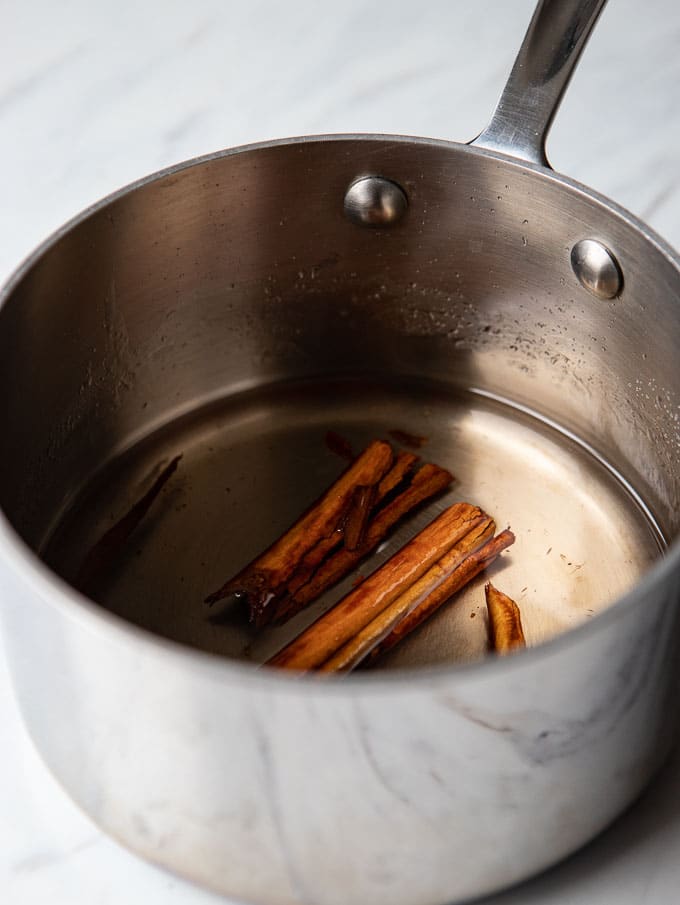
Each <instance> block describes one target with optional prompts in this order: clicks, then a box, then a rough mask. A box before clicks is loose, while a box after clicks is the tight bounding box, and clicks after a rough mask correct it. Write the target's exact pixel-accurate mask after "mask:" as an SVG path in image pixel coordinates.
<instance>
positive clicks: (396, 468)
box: [268, 452, 452, 621]
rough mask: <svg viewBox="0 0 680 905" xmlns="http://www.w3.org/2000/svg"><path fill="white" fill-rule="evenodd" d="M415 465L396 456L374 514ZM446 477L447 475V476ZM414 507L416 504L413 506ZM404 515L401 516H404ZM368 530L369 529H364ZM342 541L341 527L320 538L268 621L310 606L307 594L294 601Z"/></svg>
mask: <svg viewBox="0 0 680 905" xmlns="http://www.w3.org/2000/svg"><path fill="white" fill-rule="evenodd" d="M417 461H418V456H415V455H413V453H408V452H400V453H398V454H397V456H396V457H395V460H394V464H393V465H392V467H391V468H390V470H389V471H388V472H387V474H386V475H385V477H384V478H383V479H382V480H381V481H380V483H379V485H378V492H377V494H376V495H375V501H374V503H373V510H374V511H375V509H376V508H378V507H379V506H380V505H381V504H382V503H383V501H384V500H385V498H386V497H387V496H388V495H389V494H390V493H392V491H393V490H394V489H395V488H396V487H397V486H398V485H399V484H401V482H402V481H404V480H405V479H406V477H407V476H408V474H409V472H410V471H411V470H412V469H413V467H414V466H415V464H416V462H417ZM447 474H448V472H447ZM451 480H452V476H451V475H449V483H450V481H451ZM439 489H440V488H439V487H436V488H435V487H433V494H434V493H436V492H438V490H439ZM414 505H415V503H414ZM405 514H406V513H405V512H404V515H405ZM367 527H368V526H367ZM343 540H345V535H344V532H343V529H342V527H339V528H337V529H336V530H335V531H334V532H333V534H331V535H329V536H328V537H324V538H322V540H320V541H319V543H318V544H316V546H314V547H312V549H311V550H310V551H309V552H308V553H307V554H305V556H304V557H303V559H302V561H301V562H300V565H299V566H298V567H297V568H296V570H295V573H294V574H293V577H292V578H291V579H290V581H289V582H288V587H287V594H286V595H285V596H284V597H282V598H281V600H280V601H278V602H277V607H276V611H274V609H271V610H270V611H269V614H268V615H269V617H270V618H269V619H268V621H283V620H284V619H288V618H290V617H291V616H292V615H294V614H295V613H297V612H299V611H300V610H301V609H302V608H303V607H304V606H306V605H307V603H311V601H312V600H313V599H315V598H314V597H309V598H307V594H305V595H304V596H303V597H302V598H301V600H300V601H298V600H297V599H296V594H297V592H298V591H299V590H300V589H301V588H302V587H303V586H304V585H306V584H307V582H308V581H309V580H310V578H311V577H312V575H313V574H314V573H315V572H316V570H317V569H318V568H319V566H320V565H321V563H322V562H323V561H324V559H326V557H327V556H328V555H329V553H331V551H333V550H334V549H335V548H336V547H339V546H340V544H342V543H343ZM360 546H361V549H362V551H366V552H362V553H361V556H362V557H363V556H365V555H366V553H367V552H370V550H367V548H366V544H365V537H364V538H362V544H360ZM356 562H358V559H353V560H352V563H351V564H350V565H349V569H351V568H352V567H353V566H354V564H355V563H356ZM345 574H346V573H342V574H340V575H339V578H336V579H334V580H333V581H332V582H331V583H330V584H328V585H326V586H325V587H323V586H322V587H321V590H320V591H316V596H318V595H319V594H321V593H323V591H324V590H326V588H328V587H330V585H331V584H334V583H335V582H336V581H339V580H340V578H342V577H343V576H344V575H345Z"/></svg>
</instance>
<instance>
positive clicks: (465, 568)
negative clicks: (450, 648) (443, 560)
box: [369, 530, 515, 663]
mask: <svg viewBox="0 0 680 905" xmlns="http://www.w3.org/2000/svg"><path fill="white" fill-rule="evenodd" d="M514 542H515V535H514V534H513V533H512V531H510V530H505V531H501V533H500V534H498V535H496V537H493V538H491V540H488V541H487V542H486V543H485V544H483V546H481V547H479V548H478V549H476V550H474V551H473V552H472V553H470V555H469V556H467V557H466V558H465V559H464V560H463V561H462V562H461V564H460V565H459V566H458V567H457V568H456V569H454V571H453V572H452V573H451V574H450V575H449V576H448V577H447V578H446V580H445V581H443V582H442V583H441V584H440V585H439V586H438V587H437V588H436V589H435V590H434V591H433V592H432V594H430V595H429V596H428V597H426V598H425V600H423V602H422V603H421V604H420V605H419V606H417V607H416V608H415V609H414V610H413V611H412V612H411V613H409V615H408V616H405V617H404V619H402V620H401V621H400V622H399V623H398V624H397V625H395V627H394V628H393V629H392V631H391V632H390V633H389V635H387V636H386V637H385V638H384V639H383V640H382V641H381V642H380V643H379V644H377V645H376V646H375V647H374V648H373V650H372V651H371V653H370V655H369V661H370V662H371V663H373V662H374V661H375V660H376V659H377V658H378V657H379V656H380V655H381V654H384V653H387V651H388V650H392V648H393V647H394V646H395V645H396V644H398V643H399V642H400V641H401V640H402V639H403V638H405V637H406V636H407V635H410V634H411V632H412V631H414V630H415V629H417V628H418V626H419V625H421V624H422V623H423V622H424V621H425V620H426V619H428V618H429V617H430V616H431V615H432V614H433V613H434V612H436V611H437V610H438V609H439V607H440V606H441V605H442V604H443V603H445V602H446V601H447V600H448V599H449V598H450V597H452V596H453V595H454V594H455V593H456V592H457V591H460V589H461V588H463V587H465V585H466V584H468V583H469V582H470V581H472V579H473V578H475V577H476V576H477V575H479V573H480V572H482V571H483V570H484V569H486V568H487V566H490V565H491V563H492V562H493V561H494V560H495V559H496V558H497V556H498V555H499V554H500V553H502V551H503V550H506V549H507V548H508V547H509V546H511V545H512V544H514Z"/></svg>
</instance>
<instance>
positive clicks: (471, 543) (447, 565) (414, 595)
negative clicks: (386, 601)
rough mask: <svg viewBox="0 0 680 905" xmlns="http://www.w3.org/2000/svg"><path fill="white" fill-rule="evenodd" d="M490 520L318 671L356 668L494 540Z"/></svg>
mask: <svg viewBox="0 0 680 905" xmlns="http://www.w3.org/2000/svg"><path fill="white" fill-rule="evenodd" d="M495 528H496V526H495V523H494V521H493V519H490V518H485V519H484V520H483V521H481V522H480V523H479V525H477V527H475V528H473V529H472V531H470V532H469V534H466V535H465V537H463V538H462V539H461V540H459V541H458V543H457V544H454V545H453V547H451V549H450V550H449V551H448V552H447V553H445V554H444V556H442V558H441V559H438V560H437V562H435V563H434V565H433V566H431V567H430V568H429V569H428V570H427V572H425V574H424V575H423V576H422V578H419V579H418V581H416V582H414V584H412V585H411V587H410V588H408V589H407V590H406V591H405V592H404V593H403V594H401V595H400V596H399V597H397V599H396V600H395V601H394V602H393V603H391V604H390V605H389V606H388V607H387V608H386V609H384V610H383V611H382V613H380V615H378V616H376V618H375V619H373V620H372V621H371V622H369V623H368V625H367V626H366V627H365V628H363V629H362V630H361V631H360V632H358V633H357V634H356V635H355V636H354V637H353V638H351V639H350V640H349V641H348V642H347V643H346V644H345V645H344V646H343V647H341V648H340V650H338V651H336V653H335V654H333V656H332V657H330V658H329V659H328V660H326V662H325V663H323V664H322V665H321V666H320V667H319V671H320V672H338V671H340V670H350V669H353V668H354V667H355V666H357V665H358V664H359V663H360V662H361V661H362V660H363V659H364V658H365V657H366V656H368V654H370V652H371V651H372V650H373V648H374V647H375V646H376V645H377V644H379V643H380V641H382V639H383V638H385V637H386V636H387V635H388V634H389V633H390V632H391V631H392V630H393V629H394V628H395V627H396V625H397V624H398V623H399V622H401V620H402V619H404V618H405V617H406V616H408V614H409V613H411V612H413V610H414V609H416V607H418V606H420V605H421V604H422V603H424V602H425V600H427V599H428V598H430V596H431V595H432V594H436V593H438V592H439V588H440V587H441V586H442V584H443V583H444V581H445V580H446V579H447V578H448V576H449V575H450V574H451V573H452V572H453V571H454V569H456V568H458V566H459V565H460V564H461V563H462V562H463V560H464V559H465V558H466V557H467V556H469V555H470V554H471V553H473V552H474V551H475V550H477V549H478V548H479V547H481V546H482V545H483V544H484V543H486V541H487V540H488V539H489V538H490V537H493V533H494V531H495Z"/></svg>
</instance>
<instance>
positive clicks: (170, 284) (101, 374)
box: [0, 0, 680, 905]
mask: <svg viewBox="0 0 680 905" xmlns="http://www.w3.org/2000/svg"><path fill="white" fill-rule="evenodd" d="M602 5H603V0H544V2H542V3H540V4H539V7H538V10H537V12H536V14H535V16H534V19H533V20H532V23H531V26H530V28H529V31H528V34H527V37H526V39H525V41H524V44H523V45H522V49H521V51H520V54H519V57H518V60H517V62H516V64H515V67H514V69H513V71H512V74H511V76H510V79H509V82H508V85H507V87H506V89H505V91H504V93H503V96H502V98H501V101H500V104H499V106H498V108H497V110H496V112H495V114H494V116H493V118H492V121H491V124H490V125H489V127H488V128H487V129H486V130H485V131H484V132H483V133H482V135H481V136H479V138H477V139H476V140H475V141H473V142H472V143H471V144H470V145H460V144H452V143H448V142H442V141H434V140H430V139H411V138H402V137H398V136H371V135H350V136H340V137H337V136H332V137H320V138H308V139H303V140H300V139H292V140H287V141H281V142H271V143H267V144H263V145H257V146H252V147H246V148H241V149H237V150H233V151H222V152H219V153H217V154H213V155H210V156H208V157H204V158H201V159H199V160H194V161H190V162H188V163H183V164H180V165H178V166H176V167H174V168H172V169H170V170H166V171H164V172H162V173H159V174H157V175H154V176H151V177H149V178H147V179H144V180H142V181H140V182H138V183H136V184H135V185H133V186H132V187H130V188H127V189H125V190H123V191H121V192H119V193H118V194H116V195H114V196H113V197H111V198H108V199H106V200H105V201H103V202H101V203H100V204H98V205H95V207H94V208H92V209H90V210H88V211H86V212H85V213H84V214H82V215H81V216H80V217H78V218H77V219H76V220H75V221H73V222H72V223H70V224H69V225H68V226H66V227H65V228H64V229H63V230H61V231H60V232H59V233H58V234H57V235H55V236H53V237H52V238H51V239H49V240H48V241H47V242H46V243H45V244H44V245H43V246H42V247H41V248H40V249H39V250H38V251H37V252H36V253H35V254H34V255H33V256H32V257H31V258H30V259H29V260H28V261H27V262H26V263H25V264H24V265H23V266H22V267H21V268H20V270H19V271H18V272H17V273H16V274H15V276H14V277H13V279H12V280H11V281H10V283H9V285H8V286H6V287H5V289H4V293H3V295H2V300H1V303H0V305H1V307H0V388H1V391H0V436H1V437H2V443H1V444H0V502H1V504H2V518H1V519H0V569H1V570H2V571H1V580H2V587H3V588H6V589H7V592H6V598H5V599H4V600H3V601H2V615H3V620H4V623H5V626H4V627H5V637H6V642H7V651H8V658H9V662H10V666H11V671H12V674H13V678H14V681H15V684H16V691H17V695H18V699H19V701H20V705H21V708H22V710H23V713H24V715H25V718H26V722H27V725H28V728H29V730H30V733H31V735H32V737H33V738H34V740H35V743H36V745H37V747H38V748H39V750H40V751H41V753H42V755H43V757H44V759H45V761H46V763H47V764H48V766H49V767H50V769H51V770H52V771H53V772H54V774H55V775H56V776H57V777H58V778H59V780H60V781H61V782H62V783H63V785H64V787H65V788H66V789H67V790H68V792H69V793H70V794H71V795H72V796H73V798H74V799H75V800H76V801H77V802H78V803H79V804H80V805H81V806H82V807H83V808H84V809H85V810H86V811H87V812H88V813H89V814H91V815H92V817H93V818H94V820H96V821H97V823H98V824H99V825H100V826H101V827H103V828H104V829H105V830H106V831H107V832H108V833H110V834H112V835H113V836H115V837H117V838H118V839H120V840H121V841H122V842H124V843H125V844H126V845H128V846H129V847H130V848H132V849H134V850H135V851H136V852H139V853H140V854H142V855H143V856H145V857H146V858H148V859H150V860H152V861H155V862H157V863H159V864H163V865H165V866H167V867H169V868H171V869H172V870H175V871H177V872H179V873H181V874H183V875H186V876H188V877H191V878H194V879H195V880H196V881H197V882H199V883H201V884H204V885H206V886H209V887H212V888H213V889H216V890H219V891H221V892H223V893H226V894H229V895H231V896H235V897H238V898H240V899H243V900H247V901H252V902H258V903H267V905H293V903H294V905H302V903H305V905H347V903H357V905H358V903H365V902H371V903H372V905H388V903H389V905H435V903H437V905H438V903H444V902H452V901H456V902H458V901H461V900H463V899H465V898H468V897H471V896H476V895H481V894H483V893H486V892H490V891H492V890H497V889H499V888H501V887H504V886H507V885H509V884H511V883H514V882H516V881H518V880H520V879H522V878H524V877H527V876H529V875H530V874H532V873H534V872H536V871H539V870H541V869H542V868H544V867H546V866H547V865H550V864H552V863H554V862H555V861H557V860H558V859H560V858H562V857H564V856H565V855H567V854H568V853H570V852H572V851H574V850H575V849H576V848H577V847H578V846H580V845H582V844H583V843H584V842H586V841H587V840H588V839H590V838H591V837H593V836H594V835H595V834H596V833H598V832H599V831H600V830H601V829H603V828H604V827H605V826H606V825H607V824H608V823H610V821H612V820H613V819H614V818H615V817H616V816H617V815H618V814H619V813H620V812H621V811H622V810H623V809H624V808H625V807H626V806H627V805H628V804H629V803H630V802H631V801H632V799H633V798H634V797H635V796H636V795H637V794H638V793H639V792H640V790H641V789H642V788H643V787H644V786H645V784H646V783H647V781H648V780H649V778H650V776H651V775H652V774H653V773H654V771H655V770H656V769H657V767H658V766H659V765H660V764H661V762H662V761H663V759H664V757H665V756H666V754H667V751H668V749H669V746H670V744H671V741H672V739H673V735H674V731H675V712H676V711H677V705H676V690H677V679H678V675H679V672H680V658H678V656H677V650H678V641H679V631H678V614H679V612H680V607H679V604H680V591H679V582H680V547H679V545H678V541H677V536H678V532H679V527H680V369H679V368H678V366H677V352H678V349H679V348H680V259H679V258H678V256H677V255H676V254H675V253H674V252H673V251H672V250H671V249H669V248H668V247H667V246H666V245H665V244H664V243H663V242H662V241H661V240H660V239H659V238H658V237H657V236H655V235H654V234H653V233H652V232H651V231H650V230H649V229H647V227H646V226H644V224H642V223H640V222H639V221H637V220H636V219H635V218H633V217H632V216H630V215H629V214H628V213H627V212H626V211H624V210H621V209H620V208H618V207H617V206H616V205H614V204H612V203H611V202H609V201H608V200H606V199H604V198H602V197H600V196H598V195H597V194H595V193H593V192H591V191H589V190H588V189H586V188H584V187H583V186H581V185H578V184H576V183H574V182H572V181H571V180H569V179H568V178H565V177H563V176H560V175H557V174H556V173H554V172H553V171H552V170H551V169H550V168H549V166H548V164H547V161H546V158H545V155H544V141H545V136H546V133H547V130H548V128H549V126H550V122H551V120H552V117H553V115H554V113H555V110H556V108H557V106H558V104H559V101H560V98H561V96H562V93H563V91H564V88H565V86H566V83H567V81H568V79H569V76H570V74H571V71H572V69H573V67H574V65H575V63H576V61H577V58H578V56H579V54H580V52H581V50H582V48H583V45H584V44H585V41H586V39H587V37H588V33H589V31H590V29H591V27H592V25H593V24H594V21H595V19H596V18H597V15H598V13H599V11H600V8H601V7H602ZM584 140H587V139H585V138H584ZM396 428H398V429H400V430H402V431H409V432H411V433H415V434H418V435H422V436H425V437H427V438H428V443H427V445H426V446H425V447H424V448H423V451H422V452H423V455H424V456H425V457H426V458H427V459H429V460H431V461H434V462H437V463H438V464H440V465H444V466H446V467H448V468H450V469H451V470H452V471H453V472H454V473H455V475H456V483H455V484H454V485H453V488H452V490H451V492H450V493H449V494H448V496H446V497H445V498H444V499H442V500H439V501H438V502H437V503H436V506H435V507H434V510H436V508H437V507H440V508H441V507H442V506H444V505H446V504H447V503H448V502H450V501H451V500H452V499H468V500H471V501H473V502H475V503H478V504H480V505H481V506H483V507H484V508H485V509H486V510H487V511H489V512H490V513H491V514H492V515H493V516H494V517H495V518H496V519H497V521H498V524H499V525H500V526H504V525H505V524H508V523H509V524H510V525H511V526H512V528H513V530H514V531H515V533H516V535H517V543H516V544H515V546H514V547H513V548H512V550H511V551H510V553H509V554H507V555H505V556H504V557H502V560H501V561H500V562H499V564H498V565H497V566H495V567H494V568H495V572H494V574H495V576H496V578H495V581H496V583H497V584H498V585H499V586H500V587H501V588H502V589H503V590H505V591H506V592H507V593H509V594H510V595H511V596H514V597H515V598H516V599H517V601H518V603H519V604H520V607H521V610H522V614H523V620H524V624H525V630H526V634H527V637H528V641H529V644H530V648H529V649H528V650H527V651H526V652H523V653H520V654H517V655H515V656H512V657H506V658H501V659H498V658H494V657H491V656H489V655H487V654H486V651H485V644H486V641H485V638H486V628H485V624H484V613H483V606H482V604H483V594H482V592H481V585H480V584H475V585H474V586H472V587H471V588H470V589H469V590H468V591H467V592H466V593H465V594H464V595H463V596H462V597H461V598H460V599H458V600H457V601H455V602H454V603H452V604H451V605H450V606H448V607H446V608H445V609H443V610H442V611H441V612H440V614H439V615H438V616H437V617H436V618H434V619H433V620H432V621H431V622H430V623H429V624H427V625H426V626H424V627H423V628H422V630H420V631H419V632H418V633H416V634H414V635H413V636H412V637H411V638H410V639H409V640H408V641H407V642H405V643H404V644H403V645H401V646H400V647H397V648H396V649H395V651H394V653H393V655H392V656H391V659H386V660H385V662H384V664H383V668H381V669H378V668H376V669H373V670H370V671H364V672H361V673H357V674H356V675H351V676H348V677H346V678H344V679H341V680H327V681H320V680H315V679H314V678H313V677H309V676H303V677H295V676H291V675H288V674H285V675H284V674H282V673H281V672H280V671H275V670H273V669H262V668H257V666H258V664H261V663H262V662H263V660H264V659H266V658H267V656H268V655H270V654H271V653H272V652H273V651H274V650H275V649H277V648H278V647H280V646H281V645H282V644H283V643H284V642H286V641H287V640H288V639H289V638H290V637H291V636H292V635H294V634H297V633H298V632H299V631H300V630H301V628H302V627H303V626H304V625H306V624H307V623H308V622H309V621H310V620H311V619H312V618H314V617H316V616H317V615H318V614H319V612H320V611H321V610H322V609H324V608H326V607H328V606H329V605H330V603H331V602H332V601H333V600H335V599H337V597H338V596H339V594H340V593H341V592H342V590H343V588H342V587H341V588H339V589H335V591H334V592H333V594H332V595H327V596H326V598H324V599H323V600H322V601H321V602H320V603H319V604H318V605H316V606H315V607H313V608H312V609H310V610H309V611H307V612H305V613H303V614H301V615H300V616H299V617H297V618H296V619H295V620H293V622H292V623H289V624H288V625H286V626H284V627H282V628H279V629H277V630H276V631H268V632H264V633H262V634H259V635H258V634H256V633H254V632H253V631H252V630H251V629H250V628H249V626H248V625H247V624H246V621H245V619H244V618H243V613H242V611H241V609H240V608H239V607H238V606H227V607H226V608H225V609H224V611H221V612H219V613H213V612H212V611H210V612H208V611H207V610H206V609H205V607H204V606H203V604H202V600H203V598H204V597H205V595H206V594H207V593H208V592H209V591H212V590H214V588H216V587H218V586H219V585H220V584H221V583H222V581H224V580H225V579H226V578H227V577H229V575H230V574H233V573H234V572H235V571H236V570H237V569H238V568H239V567H241V566H242V565H243V564H244V563H246V562H247V561H248V560H249V559H251V558H252V557H253V556H254V555H255V554H256V553H257V552H258V551H259V550H261V549H262V548H264V547H265V546H266V545H267V544H268V543H269V542H271V541H272V540H273V539H274V538H275V537H277V536H278V535H279V533H280V532H281V531H282V530H283V529H285V528H286V527H287V525H288V524H290V522H291V521H293V519H294V518H295V517H296V516H297V515H298V513H299V512H300V511H301V509H303V508H304V507H305V506H306V505H307V504H308V503H309V502H310V501H311V500H313V499H314V498H315V497H316V496H317V495H318V494H319V493H320V492H321V490H322V489H323V488H324V487H325V486H327V484H328V483H329V482H330V481H331V480H332V479H333V478H334V477H335V475H337V474H338V473H339V472H340V470H341V469H342V467H343V464H342V462H341V461H340V460H339V459H338V458H337V457H336V456H334V455H333V454H332V452H330V451H329V450H328V449H327V448H326V446H325V445H324V436H325V434H326V432H327V431H328V430H334V431H337V432H338V433H340V434H342V435H343V436H345V437H347V438H348V439H349V440H350V441H351V442H352V443H353V444H354V445H355V447H356V448H359V447H360V445H361V444H362V443H363V442H365V441H367V440H368V439H370V438H372V437H377V436H385V435H386V433H387V432H388V431H390V430H394V429H396ZM179 453H181V454H182V456H183V458H182V461H181V463H180V466H179V468H178V470H177V472H176V474H175V475H174V476H173V478H172V481H171V482H169V483H168V484H167V485H166V487H165V489H164V491H163V493H162V495H161V496H160V498H159V499H158V500H157V501H156V503H155V504H154V507H153V509H152V510H151V511H150V513H149V515H148V517H147V518H146V519H145V520H144V522H143V523H142V524H141V525H140V526H139V528H138V529H137V531H136V532H135V534H134V535H133V536H132V538H131V539H130V544H131V547H130V549H129V550H127V551H126V555H125V556H122V557H121V559H120V562H119V563H117V564H116V567H115V568H114V569H112V570H111V572H110V574H107V576H106V577H105V579H103V580H102V581H101V583H100V587H98V588H97V590H96V592H93V595H92V596H93V598H94V599H87V598H86V597H85V596H83V595H82V594H80V593H78V592H77V591H76V590H75V589H74V587H73V585H72V584H71V583H69V582H70V580H72V578H73V575H74V574H75V571H76V570H77V568H78V563H79V561H80V560H81V559H82V556H83V552H84V551H86V550H87V549H88V548H89V547H90V546H91V544H92V541H93V539H95V538H97V537H99V536H100V535H101V534H102V532H103V531H104V530H105V529H106V528H107V527H108V526H109V525H110V524H111V523H112V520H115V519H116V518H118V517H119V516H120V515H121V513H122V512H124V511H125V510H126V509H127V507H128V506H129V505H130V502H131V501H132V500H134V499H135V498H137V497H138V496H139V494H140V492H143V490H144V489H145V488H146V486H148V481H149V480H150V476H151V475H152V474H153V473H154V470H155V469H157V468H158V467H160V465H161V464H162V462H163V461H167V460H168V459H169V458H170V457H171V456H174V455H177V454H179ZM432 515H433V508H432V507H430V508H429V509H428V510H427V512H421V513H420V514H419V515H418V516H417V517H415V518H413V519H411V520H410V521H409V522H408V523H407V524H405V525H404V526H403V527H402V528H401V529H400V532H399V533H398V534H397V535H396V536H395V537H394V538H392V539H391V540H390V542H389V544H388V545H387V546H386V548H385V549H384V550H382V551H380V553H379V555H378V557H377V558H376V562H378V561H380V559H381V558H382V559H384V558H385V557H387V556H388V555H390V553H391V552H393V551H394V549H396V547H397V546H398V545H399V544H400V543H402V542H403V541H404V540H405V539H406V538H407V537H409V536H411V535H412V534H413V533H414V531H415V530H416V529H417V528H418V527H419V525H420V524H422V523H423V522H424V521H425V520H429V519H430V518H431V517H432ZM348 580H351V579H348ZM344 587H345V588H346V587H347V584H346V585H345V586H344ZM480 594H481V597H482V599H481V600H480ZM475 616H476V617H477V618H471V617H475Z"/></svg>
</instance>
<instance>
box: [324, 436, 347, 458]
mask: <svg viewBox="0 0 680 905" xmlns="http://www.w3.org/2000/svg"><path fill="white" fill-rule="evenodd" d="M325 439H326V446H327V447H328V448H329V449H330V451H331V452H333V453H335V454H336V456H340V458H341V459H346V460H347V461H348V462H353V461H354V450H353V449H352V445H351V443H350V442H349V440H347V439H345V437H343V436H341V435H340V434H338V433H337V432H336V431H327V432H326V438H325Z"/></svg>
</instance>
